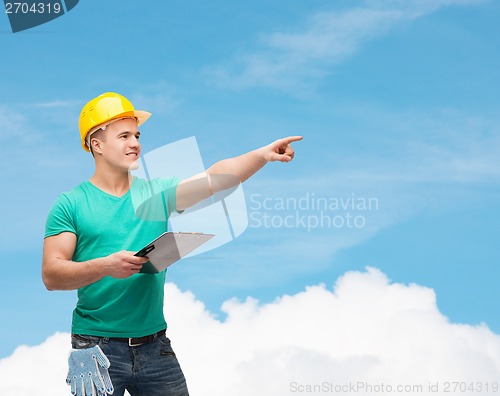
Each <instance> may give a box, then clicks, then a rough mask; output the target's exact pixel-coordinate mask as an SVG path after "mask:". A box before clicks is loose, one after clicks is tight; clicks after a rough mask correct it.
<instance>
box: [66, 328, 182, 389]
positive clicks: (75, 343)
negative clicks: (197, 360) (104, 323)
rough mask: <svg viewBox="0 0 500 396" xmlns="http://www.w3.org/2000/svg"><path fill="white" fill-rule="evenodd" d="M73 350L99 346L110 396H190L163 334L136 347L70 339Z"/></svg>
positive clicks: (91, 338)
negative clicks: (127, 395) (106, 366)
mask: <svg viewBox="0 0 500 396" xmlns="http://www.w3.org/2000/svg"><path fill="white" fill-rule="evenodd" d="M71 345H72V347H73V348H74V349H83V348H91V347H93V346H94V345H99V347H100V348H101V349H102V351H103V352H104V354H105V355H106V356H107V357H108V359H109V361H110V363H111V365H110V367H109V375H110V377H111V382H112V383H113V386H114V388H115V391H114V393H113V396H123V394H124V393H125V389H126V390H127V391H128V392H129V393H130V395H131V396H189V393H188V389H187V385H186V380H185V378H184V374H183V373H182V370H181V367H180V365H179V362H178V361H177V357H176V356H175V353H174V351H173V350H172V347H171V346H170V340H169V339H168V338H167V337H166V336H165V335H164V334H163V335H161V336H158V337H156V338H155V339H154V340H153V341H151V342H149V343H147V344H142V345H139V346H132V347H131V346H129V345H128V343H126V342H121V341H116V340H113V339H109V338H106V337H94V336H82V335H78V336H76V337H75V336H72V337H71Z"/></svg>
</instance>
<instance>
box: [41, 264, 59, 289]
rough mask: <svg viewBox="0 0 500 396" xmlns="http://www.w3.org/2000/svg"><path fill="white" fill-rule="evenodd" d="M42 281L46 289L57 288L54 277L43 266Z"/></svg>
mask: <svg viewBox="0 0 500 396" xmlns="http://www.w3.org/2000/svg"><path fill="white" fill-rule="evenodd" d="M42 281H43V284H44V285H45V288H46V289H47V290H48V291H54V290H59V288H58V287H57V283H56V282H55V280H54V277H53V276H51V274H50V273H49V271H47V270H46V269H45V268H42Z"/></svg>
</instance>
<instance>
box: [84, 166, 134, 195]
mask: <svg viewBox="0 0 500 396" xmlns="http://www.w3.org/2000/svg"><path fill="white" fill-rule="evenodd" d="M133 179H134V177H133V176H132V175H131V174H130V172H123V171H115V172H113V171H110V170H109V169H108V170H107V171H106V172H103V171H102V170H100V169H99V168H96V170H95V173H94V175H93V176H92V177H91V178H90V182H91V183H92V184H93V185H94V186H96V187H98V188H99V189H101V190H103V191H104V192H107V193H108V194H111V195H115V196H117V197H121V196H122V195H125V194H126V193H127V191H128V190H129V188H130V185H131V184H132V180H133Z"/></svg>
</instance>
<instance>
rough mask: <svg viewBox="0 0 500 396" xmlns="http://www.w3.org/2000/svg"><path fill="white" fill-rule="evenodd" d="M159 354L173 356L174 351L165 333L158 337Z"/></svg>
mask: <svg viewBox="0 0 500 396" xmlns="http://www.w3.org/2000/svg"><path fill="white" fill-rule="evenodd" d="M159 340H160V345H161V348H160V356H175V352H174V350H173V349H172V346H171V345H170V339H169V338H167V337H166V336H165V335H162V336H161V337H160V338H159Z"/></svg>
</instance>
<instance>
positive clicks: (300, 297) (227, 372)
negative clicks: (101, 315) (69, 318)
mask: <svg viewBox="0 0 500 396" xmlns="http://www.w3.org/2000/svg"><path fill="white" fill-rule="evenodd" d="M165 301H166V309H165V311H166V315H167V321H168V322H169V326H170V329H169V333H170V338H171V339H172V344H173V346H174V349H175V350H176V351H177V354H178V356H179V358H180V361H181V365H182V366H183V369H184V372H185V374H186V377H187V379H188V384H189V387H190V390H191V394H193V395H196V396H203V395H206V396H213V395H220V396H224V395H235V394H237V395H239V396H245V395H256V394H258V395H270V396H280V395H290V394H304V393H305V392H303V393H300V392H298V391H297V390H298V389H299V387H300V386H303V387H305V386H307V385H310V386H313V385H321V384H325V385H329V384H333V386H335V385H337V386H339V385H340V386H342V385H344V386H349V384H354V385H356V386H357V384H358V382H360V383H362V384H364V385H365V386H380V385H381V384H382V383H383V384H384V385H385V386H386V387H387V386H388V385H391V386H394V387H396V386H398V385H403V386H422V389H423V392H420V393H423V394H430V392H427V387H428V385H429V383H431V384H435V383H436V382H438V383H439V386H440V389H439V392H433V393H432V394H433V395H439V394H449V393H445V392H444V388H443V387H444V386H445V382H447V381H459V382H463V383H466V384H470V383H475V384H477V383H479V382H481V383H483V384H485V383H486V382H488V383H489V386H490V387H491V386H492V384H493V382H495V381H497V382H498V378H500V336H498V335H497V334H494V333H492V332H491V331H490V330H489V329H488V328H487V327H486V325H479V326H471V325H463V324H455V323H450V322H449V320H448V319H447V318H446V317H445V316H444V315H443V314H442V313H441V312H439V310H438V308H437V305H436V296H435V294H434V291H433V290H432V289H428V288H425V287H422V286H418V285H414V284H412V285H403V284H398V283H391V282H390V281H389V280H388V279H387V277H386V276H385V275H384V274H383V273H381V272H380V271H379V270H376V269H373V268H369V269H367V271H366V272H349V273H346V274H345V275H344V276H342V277H341V278H339V279H338V281H337V283H336V285H335V287H334V289H333V290H330V289H329V288H327V287H325V286H323V285H317V286H312V287H308V288H306V290H305V291H303V292H301V293H298V294H296V295H292V296H283V297H281V298H279V299H277V300H276V301H274V302H273V303H269V304H259V303H258V302H257V301H256V300H253V299H251V298H249V299H247V300H246V301H244V302H240V301H236V300H228V301H226V302H225V303H224V305H223V307H222V309H223V311H224V312H225V313H226V314H227V318H226V319H225V320H224V321H223V322H221V321H219V320H217V319H215V318H214V317H213V316H212V315H211V314H210V313H209V312H208V311H207V310H206V309H205V307H204V305H203V303H202V302H200V301H198V300H196V298H195V296H194V295H193V294H192V293H190V292H182V291H180V290H179V289H178V288H177V287H176V286H175V285H174V284H167V285H166V296H165ZM68 341H69V338H68V335H67V334H56V335H54V336H52V337H50V338H48V339H47V341H45V342H44V343H43V344H41V345H39V346H36V347H19V348H18V349H17V350H16V351H15V352H14V354H13V355H11V356H10V357H8V358H5V359H3V360H0V372H1V373H2V381H1V382H0V394H2V395H14V394H16V395H20V396H25V395H26V396H27V395H31V394H37V395H39V396H46V395H47V396H49V395H50V396H52V395H54V394H64V392H65V391H66V394H67V393H68V390H67V388H66V385H65V383H64V378H65V370H66V369H65V365H66V356H67V351H68ZM414 389H415V388H414ZM294 390H295V391H294ZM337 393H343V394H347V392H337ZM357 393H359V394H373V392H362V391H360V392H357ZM414 393H417V392H416V391H414V392H413V394H414ZM305 394H311V393H305ZM401 394H402V393H401ZM408 394H412V393H408ZM462 394H467V393H462ZM470 394H472V392H471V393H470Z"/></svg>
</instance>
